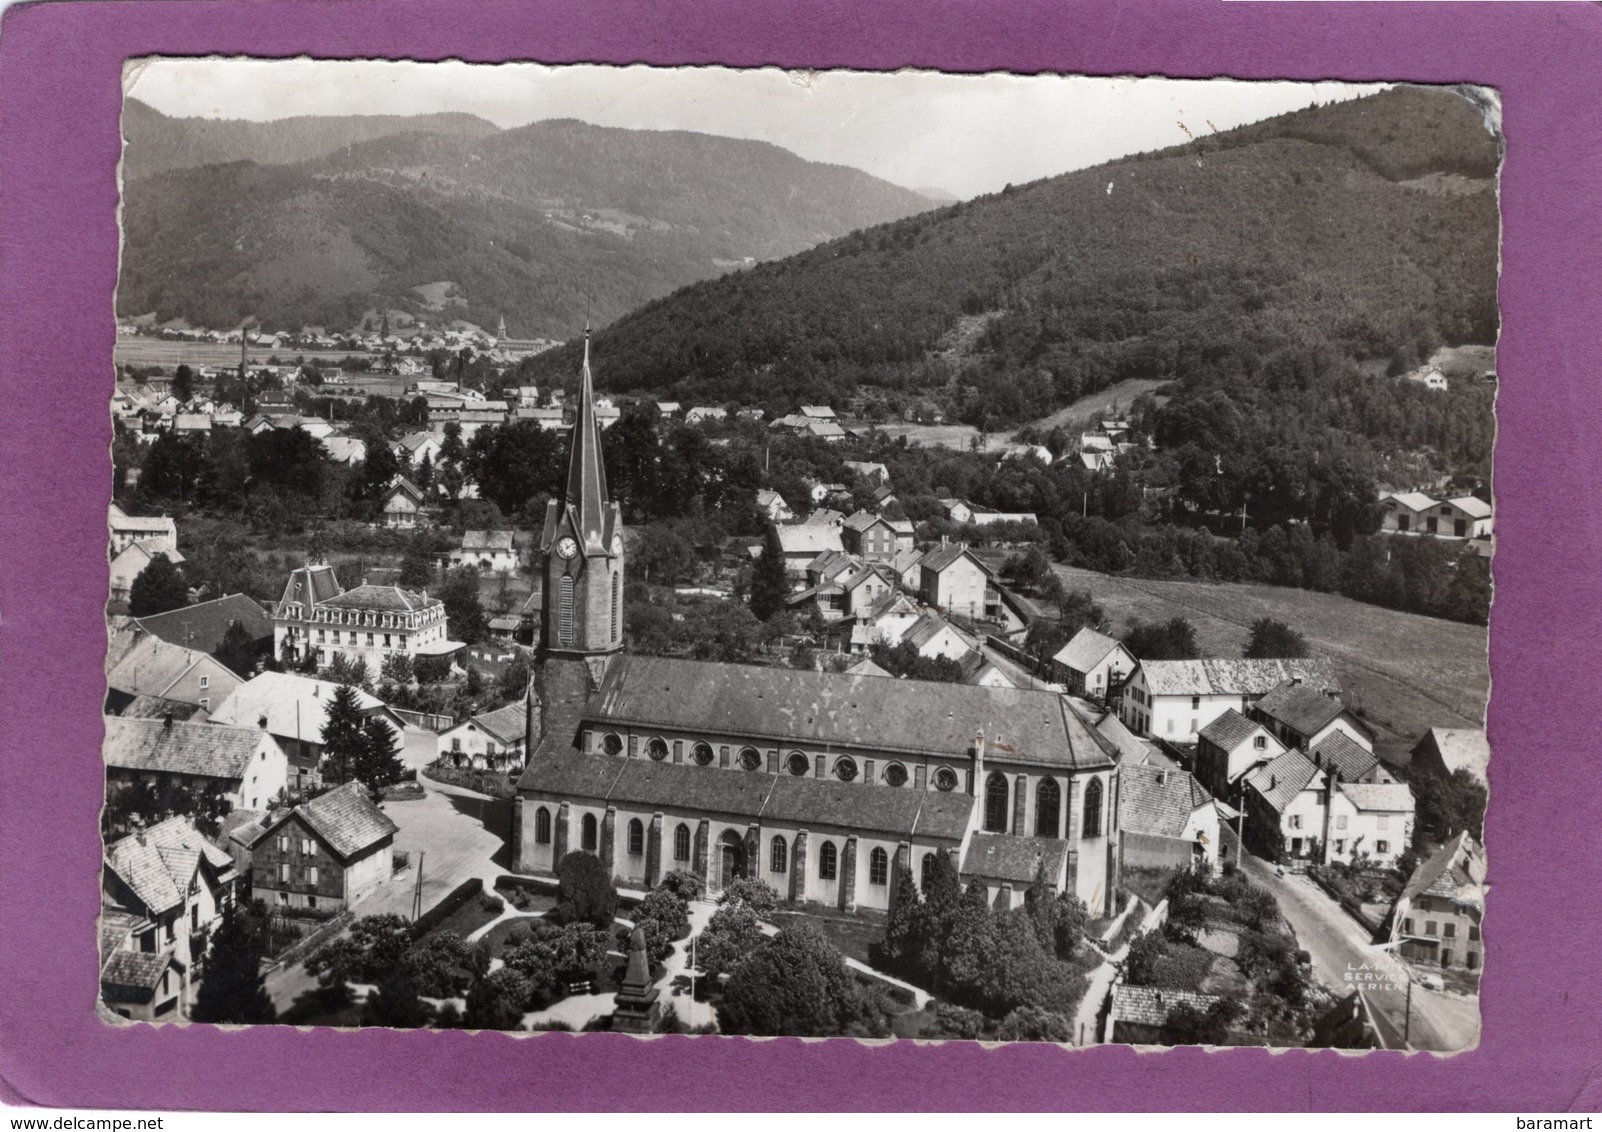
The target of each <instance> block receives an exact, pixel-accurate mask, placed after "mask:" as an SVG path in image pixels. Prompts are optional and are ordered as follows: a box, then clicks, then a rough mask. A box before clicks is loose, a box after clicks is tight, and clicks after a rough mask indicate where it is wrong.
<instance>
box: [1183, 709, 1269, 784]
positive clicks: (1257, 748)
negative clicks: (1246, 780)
mask: <svg viewBox="0 0 1602 1132" xmlns="http://www.w3.org/2000/svg"><path fill="white" fill-rule="evenodd" d="M1284 753H1285V744H1283V743H1281V742H1280V741H1279V740H1278V739H1277V738H1275V737H1274V734H1273V732H1271V731H1269V730H1268V728H1267V727H1265V726H1264V725H1263V724H1262V723H1260V722H1258V721H1257V720H1255V719H1248V718H1247V717H1246V716H1244V715H1242V714H1241V713H1240V712H1238V711H1236V710H1235V709H1234V708H1230V709H1229V710H1228V711H1226V712H1224V713H1223V714H1222V715H1220V716H1219V717H1218V718H1216V719H1214V720H1213V721H1212V722H1211V723H1209V724H1208V725H1207V726H1206V727H1203V728H1202V729H1201V731H1200V732H1198V733H1197V736H1196V763H1195V766H1196V778H1197V780H1198V781H1200V782H1201V784H1202V785H1203V786H1205V787H1207V789H1208V790H1210V791H1212V794H1213V796H1214V797H1215V798H1223V799H1225V800H1226V801H1228V800H1232V799H1234V798H1235V793H1236V788H1237V786H1238V785H1239V783H1240V780H1241V778H1243V777H1244V776H1245V775H1246V773H1247V772H1248V771H1250V770H1252V769H1253V768H1254V767H1259V766H1262V765H1263V764H1264V763H1270V762H1273V761H1274V760H1275V759H1277V758H1279V756H1280V755H1283V754H1284Z"/></svg>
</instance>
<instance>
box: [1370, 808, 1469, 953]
mask: <svg viewBox="0 0 1602 1132" xmlns="http://www.w3.org/2000/svg"><path fill="white" fill-rule="evenodd" d="M1484 914H1485V850H1484V848H1483V847H1482V846H1481V845H1480V844H1479V842H1477V841H1475V840H1474V838H1473V837H1472V836H1470V834H1469V833H1468V832H1467V831H1466V830H1465V831H1462V832H1459V833H1457V834H1456V835H1454V836H1453V837H1452V839H1451V840H1449V841H1448V842H1447V843H1446V844H1445V845H1442V846H1441V847H1440V848H1439V849H1437V850H1436V851H1435V852H1434V853H1431V854H1430V855H1429V856H1428V857H1426V858H1425V859H1424V860H1423V861H1422V862H1420V863H1419V866H1418V868H1416V869H1414V870H1413V875H1412V876H1410V877H1408V878H1407V883H1406V884H1405V885H1404V886H1403V887H1402V894H1401V895H1400V896H1399V897H1397V900H1396V906H1395V907H1394V908H1393V909H1392V910H1391V942H1392V943H1393V944H1394V945H1396V949H1397V953H1398V954H1399V955H1401V957H1402V958H1404V959H1408V960H1411V961H1412V962H1415V963H1427V964H1431V965H1434V966H1439V967H1441V968H1443V969H1453V968H1457V969H1461V970H1465V971H1477V970H1479V969H1480V966H1481V965H1482V960H1483V957H1484V954H1485V943H1484V941H1483V940H1482V939H1481V938H1480V920H1481V917H1482V916H1483V915H1484Z"/></svg>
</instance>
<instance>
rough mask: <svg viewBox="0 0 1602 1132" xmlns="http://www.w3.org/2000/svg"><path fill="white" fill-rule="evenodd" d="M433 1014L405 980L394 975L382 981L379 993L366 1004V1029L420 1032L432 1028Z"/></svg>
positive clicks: (372, 996) (363, 1005)
mask: <svg viewBox="0 0 1602 1132" xmlns="http://www.w3.org/2000/svg"><path fill="white" fill-rule="evenodd" d="M433 1013H434V1012H433V1011H432V1010H430V1009H429V1008H428V1004H427V1003H426V1002H424V1001H423V1000H422V999H420V998H418V997H417V988H416V987H414V986H413V985H412V984H411V982H410V981H409V980H408V979H407V978H406V977H405V976H403V975H399V974H391V975H387V976H385V977H383V978H381V979H379V980H378V987H377V989H375V990H374V991H373V993H372V994H370V995H368V996H367V1001H366V1002H365V1003H363V1004H362V1025H363V1026H387V1027H389V1028H390V1029H392V1030H416V1029H420V1028H422V1027H424V1026H426V1025H428V1022H429V1019H430V1018H431V1017H433Z"/></svg>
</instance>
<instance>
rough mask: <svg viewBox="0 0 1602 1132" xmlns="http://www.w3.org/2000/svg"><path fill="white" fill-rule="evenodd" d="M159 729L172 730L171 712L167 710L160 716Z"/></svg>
mask: <svg viewBox="0 0 1602 1132" xmlns="http://www.w3.org/2000/svg"><path fill="white" fill-rule="evenodd" d="M161 729H162V730H163V731H171V730H172V712H170V711H169V712H168V713H167V714H166V715H164V716H162V717H161Z"/></svg>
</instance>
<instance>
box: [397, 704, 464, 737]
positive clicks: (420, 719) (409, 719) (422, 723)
mask: <svg viewBox="0 0 1602 1132" xmlns="http://www.w3.org/2000/svg"><path fill="white" fill-rule="evenodd" d="M389 710H390V711H392V712H394V713H395V714H396V715H398V716H400V719H401V722H402V723H409V724H411V725H412V726H413V727H421V728H422V729H423V730H424V731H434V732H439V731H449V730H450V729H451V728H452V727H455V726H456V720H455V719H453V718H452V717H451V716H448V715H437V714H434V713H432V712H426V711H407V710H406V709H404V708H390V709H389Z"/></svg>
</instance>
